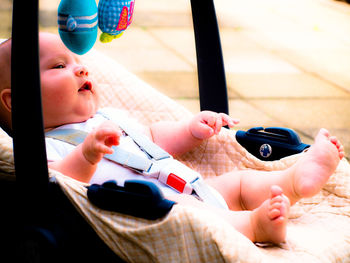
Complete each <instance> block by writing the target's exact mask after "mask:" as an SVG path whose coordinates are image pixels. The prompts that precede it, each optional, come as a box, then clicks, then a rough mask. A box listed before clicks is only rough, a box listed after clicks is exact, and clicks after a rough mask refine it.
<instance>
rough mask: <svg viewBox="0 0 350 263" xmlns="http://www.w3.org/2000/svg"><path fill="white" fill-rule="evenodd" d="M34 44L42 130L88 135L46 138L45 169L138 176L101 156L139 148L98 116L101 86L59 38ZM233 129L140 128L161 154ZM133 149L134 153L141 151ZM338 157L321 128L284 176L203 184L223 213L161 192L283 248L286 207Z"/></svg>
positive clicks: (256, 174) (221, 122)
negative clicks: (71, 139) (75, 141)
mask: <svg viewBox="0 0 350 263" xmlns="http://www.w3.org/2000/svg"><path fill="white" fill-rule="evenodd" d="M39 43H40V73H41V92H42V106H43V117H44V127H45V131H49V130H52V129H57V128H61V127H65V128H67V127H68V128H79V129H85V130H86V131H88V132H89V133H88V136H87V137H86V138H85V140H84V142H83V143H81V144H79V145H78V146H77V147H74V146H72V145H68V144H67V143H64V142H57V140H54V139H47V149H48V153H47V155H48V161H49V167H50V168H52V169H55V170H57V171H60V172H62V173H63V174H65V175H68V176H70V177H72V178H75V179H76V180H79V181H82V182H91V181H94V180H95V181H98V180H99V179H98V178H99V176H101V177H103V176H105V174H106V173H110V172H109V171H107V170H108V169H109V168H110V169H109V170H111V169H112V170H113V169H116V170H115V171H117V172H114V173H113V176H114V178H115V179H116V181H118V182H119V179H120V178H122V177H124V179H125V178H126V179H127V178H131V177H133V176H134V177H142V176H141V175H139V174H137V173H135V172H133V171H131V170H130V169H128V168H125V167H123V166H121V165H118V164H116V163H113V162H111V161H108V160H106V159H105V158H103V156H104V155H105V154H110V153H112V152H113V150H112V148H111V147H112V146H113V145H120V146H124V147H131V148H132V147H136V146H135V144H134V143H133V142H132V140H130V138H129V137H128V136H126V135H125V134H123V132H122V130H121V129H120V128H119V127H118V125H116V124H115V123H113V122H112V121H109V120H107V119H105V118H104V117H103V116H101V115H100V114H97V110H98V108H99V99H98V87H97V85H96V84H95V83H94V82H93V80H92V79H91V78H90V77H89V71H88V69H87V68H86V67H85V66H84V65H82V64H81V62H80V60H79V58H78V57H77V56H76V55H75V54H73V53H71V52H70V51H69V50H68V49H67V48H66V47H65V46H64V45H63V43H62V42H61V40H60V38H59V37H58V36H56V35H54V34H48V33H41V34H40V36H39ZM10 51H11V40H8V41H6V42H5V43H3V44H1V45H0V66H1V70H0V100H1V104H0V115H1V116H0V117H1V127H2V128H3V129H4V130H6V131H7V132H9V133H11V83H10V53H11V52H10ZM115 114H117V115H118V114H120V112H118V111H116V113H115ZM126 119H127V118H126ZM236 124H238V120H235V119H232V118H231V117H230V116H228V115H226V114H223V113H214V112H210V111H203V112H200V113H198V114H197V115H195V116H194V117H193V118H192V119H189V120H183V121H180V122H170V121H169V122H158V123H154V124H152V125H151V126H150V127H147V128H145V129H144V133H145V134H146V135H147V136H149V138H150V139H151V140H152V141H153V142H155V143H156V144H157V145H159V146H160V147H161V148H163V149H164V150H166V151H167V152H169V153H170V154H172V155H173V156H178V155H181V154H183V153H185V152H187V151H189V150H191V149H193V148H194V147H196V146H198V145H199V144H201V143H202V142H203V140H207V139H208V138H210V137H212V136H214V135H215V134H218V133H219V132H220V129H221V127H222V126H225V125H228V126H229V127H233V126H234V125H236ZM130 125H133V124H132V123H131V124H130ZM136 148H137V147H136ZM136 148H135V149H134V151H135V152H138V151H139V150H138V149H136ZM343 156H344V148H343V146H342V145H341V143H340V142H339V141H338V140H337V138H336V137H334V136H331V135H330V134H329V132H328V131H327V130H325V129H321V130H320V131H319V133H318V135H317V136H316V138H315V142H314V144H313V145H312V146H311V147H310V149H309V150H308V151H307V152H306V153H305V154H304V155H303V156H302V157H301V158H300V159H299V160H298V161H297V162H296V163H295V164H294V165H293V166H291V167H290V168H288V169H286V170H282V171H272V172H266V171H257V170H245V171H233V172H230V173H227V174H223V175H221V176H218V177H215V178H211V179H207V180H205V182H206V184H207V185H209V187H211V188H213V191H216V192H218V193H219V195H220V196H221V197H222V198H223V199H224V201H225V203H226V204H227V207H228V209H227V210H225V209H221V208H217V207H215V206H212V205H210V204H207V203H205V202H201V201H199V200H198V199H196V198H195V197H194V196H192V195H186V194H177V193H176V192H175V191H172V190H171V189H170V188H169V189H170V190H169V191H166V190H164V191H163V192H164V193H165V195H166V197H167V198H168V199H171V200H174V201H176V202H177V203H178V204H181V205H186V206H196V207H200V208H204V209H210V210H211V211H212V212H213V213H216V214H218V215H219V216H221V217H222V218H224V219H226V220H227V221H228V222H229V223H230V224H231V225H232V226H233V227H235V229H237V230H238V231H240V232H241V233H242V234H244V235H245V236H246V237H248V238H249V239H250V240H251V241H253V242H272V243H280V242H283V241H284V240H285V237H286V223H287V220H288V215H289V206H290V205H293V204H295V203H296V202H297V201H298V200H300V199H301V198H303V197H311V196H313V195H315V194H317V193H318V192H319V191H320V190H321V188H322V187H323V186H324V185H325V183H326V182H327V181H328V178H329V177H330V176H331V174H332V173H333V172H334V171H335V169H336V167H337V165H338V163H339V161H340V160H341V159H342V158H343ZM104 166H109V168H108V169H105V168H104ZM107 177H108V176H107ZM107 177H103V178H104V179H106V178H107ZM124 179H123V180H124ZM158 185H159V184H158ZM160 187H163V188H164V186H160ZM214 189H215V190H214ZM257 193H259V194H257Z"/></svg>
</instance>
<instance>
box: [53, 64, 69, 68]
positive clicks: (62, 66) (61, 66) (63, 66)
mask: <svg viewBox="0 0 350 263" xmlns="http://www.w3.org/2000/svg"><path fill="white" fill-rule="evenodd" d="M65 67H66V66H65V65H64V64H57V65H55V66H53V68H54V69H61V68H65Z"/></svg>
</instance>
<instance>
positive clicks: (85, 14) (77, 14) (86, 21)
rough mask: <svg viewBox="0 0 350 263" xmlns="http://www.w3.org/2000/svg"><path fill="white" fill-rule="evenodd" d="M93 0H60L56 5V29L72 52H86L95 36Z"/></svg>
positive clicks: (95, 11)
mask: <svg viewBox="0 0 350 263" xmlns="http://www.w3.org/2000/svg"><path fill="white" fill-rule="evenodd" d="M97 19H98V15H97V5H96V2H95V0H62V1H61V2H60V5H59V6H58V31H59V34H60V36H61V39H62V41H63V43H64V44H65V45H66V46H67V47H68V48H69V49H70V50H71V51H72V52H74V53H77V54H79V55H82V54H84V53H86V52H88V51H89V50H90V49H91V48H92V47H93V45H94V44H95V42H96V38H97V24H98V21H97Z"/></svg>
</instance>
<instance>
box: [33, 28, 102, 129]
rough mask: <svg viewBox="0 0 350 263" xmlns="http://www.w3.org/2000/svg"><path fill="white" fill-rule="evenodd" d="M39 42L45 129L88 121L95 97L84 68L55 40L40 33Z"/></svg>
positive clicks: (57, 38) (50, 35) (92, 111)
mask: <svg viewBox="0 0 350 263" xmlns="http://www.w3.org/2000/svg"><path fill="white" fill-rule="evenodd" d="M39 41H40V77H41V93H42V105H43V116H44V126H45V128H52V127H56V126H59V125H62V124H66V123H75V122H81V121H85V120H87V119H89V118H90V117H91V116H93V115H94V114H95V113H96V111H97V108H98V95H97V93H96V92H97V91H96V86H95V85H94V83H93V82H92V80H91V79H90V78H89V73H88V71H87V68H86V67H84V66H83V65H82V64H81V62H80V61H79V58H78V57H77V56H76V55H75V54H74V53H72V52H70V51H69V50H68V49H67V48H66V47H65V46H64V44H63V43H62V42H61V40H60V39H59V37H58V36H56V35H53V34H47V33H41V34H40V38H39Z"/></svg>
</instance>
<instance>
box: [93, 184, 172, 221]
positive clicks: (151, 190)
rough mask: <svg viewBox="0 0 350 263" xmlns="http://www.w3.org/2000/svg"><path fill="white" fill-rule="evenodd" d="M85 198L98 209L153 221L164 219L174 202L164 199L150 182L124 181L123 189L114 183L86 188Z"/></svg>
mask: <svg viewBox="0 0 350 263" xmlns="http://www.w3.org/2000/svg"><path fill="white" fill-rule="evenodd" d="M87 196H88V198H89V200H90V201H91V203H93V204H94V205H96V206H97V207H99V208H102V209H104V210H109V211H115V212H118V213H123V214H127V215H131V216H136V217H141V218H145V219H151V220H155V219H158V218H162V217H164V216H165V215H166V214H167V213H168V212H169V211H170V210H171V208H172V207H173V205H174V204H175V202H173V201H170V200H168V199H165V198H164V196H163V194H162V192H160V190H159V188H158V187H157V186H156V185H155V184H154V183H152V182H148V181H142V180H128V181H125V184H124V187H121V186H118V185H117V184H116V182H115V181H107V182H105V183H103V184H102V185H98V184H93V185H91V186H89V187H88V191H87Z"/></svg>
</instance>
